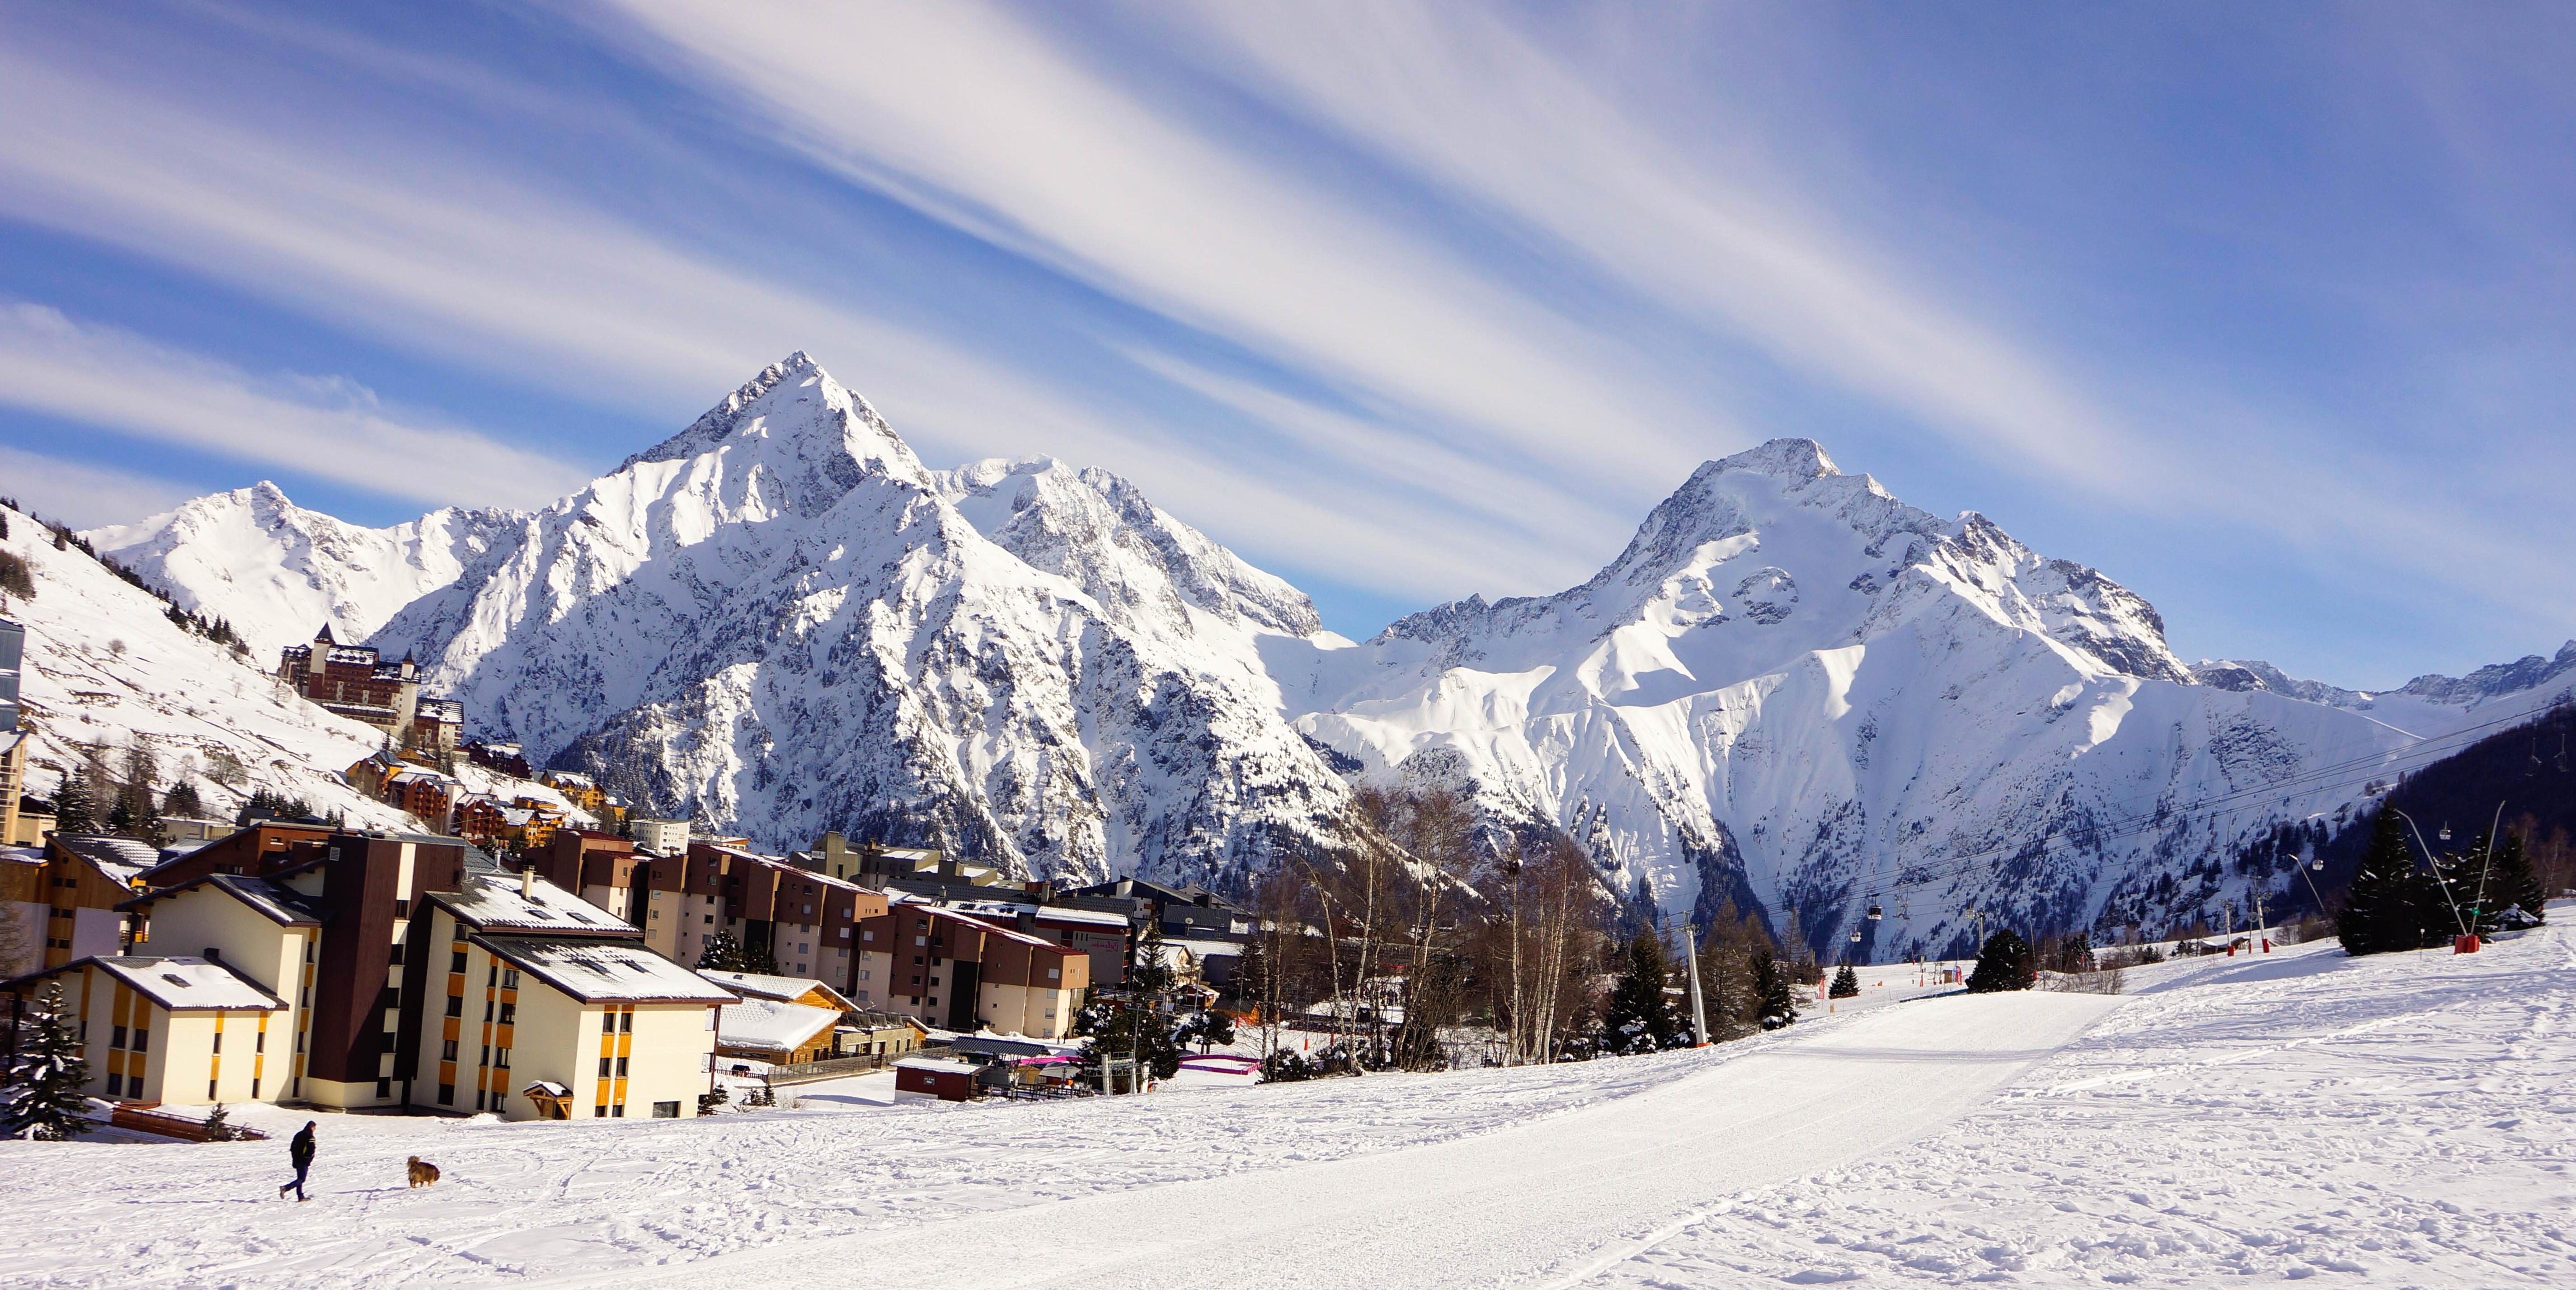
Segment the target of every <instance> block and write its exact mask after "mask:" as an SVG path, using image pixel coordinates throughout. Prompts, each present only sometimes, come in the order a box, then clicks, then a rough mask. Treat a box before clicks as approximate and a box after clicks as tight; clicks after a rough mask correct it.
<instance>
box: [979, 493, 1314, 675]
mask: <svg viewBox="0 0 2576 1290" xmlns="http://www.w3.org/2000/svg"><path fill="white" fill-rule="evenodd" d="M937 481H938V489H939V493H940V495H941V496H942V497H945V498H946V499H947V500H948V501H949V502H950V503H952V504H953V505H955V506H956V507H957V509H958V511H959V513H961V514H963V515H964V516H965V517H966V519H967V520H968V522H970V523H972V524H973V525H974V526H975V528H976V530H977V531H978V532H980V533H982V534H983V535H984V536H985V537H986V538H988V539H990V540H991V541H993V542H994V543H996V544H998V545H999V546H1001V547H1002V548H1003V549H1004V550H1007V551H1009V552H1010V553H1011V554H1013V555H1016V556H1018V557H1019V558H1020V559H1022V560H1024V561H1026V562H1028V563H1029V564H1031V565H1033V566H1035V567H1037V568H1040V569H1044V570H1046V571H1047V572H1049V573H1054V574H1057V575H1060V576H1062V577H1065V578H1068V579H1070V580H1072V581H1073V582H1074V583H1075V584H1076V585H1077V586H1080V587H1081V588H1082V589H1083V591H1084V592H1085V593H1087V594H1088V595H1090V596H1091V598H1092V599H1093V600H1094V601H1096V602H1098V604H1099V605H1100V606H1101V608H1102V609H1103V610H1104V611H1106V612H1107V613H1109V614H1110V615H1111V617H1112V618H1114V619H1116V620H1118V621H1119V622H1121V623H1122V624H1125V625H1128V626H1143V625H1146V624H1147V623H1148V622H1149V621H1150V620H1153V619H1157V618H1159V619H1160V620H1161V621H1162V624H1163V625H1166V626H1180V627H1183V628H1186V626H1187V617H1188V610H1189V609H1195V610H1197V611H1200V612H1202V613H1205V614H1209V615H1213V616H1214V617H1215V618H1217V619H1218V620H1220V621H1222V622H1225V623H1228V624H1233V625H1237V626H1243V627H1248V628H1251V629H1253V630H1256V631H1264V632H1278V633H1284V634H1286V635H1290V636H1312V635H1314V634H1315V633H1317V632H1319V631H1321V630H1322V629H1323V623H1322V620H1321V619H1320V618H1319V617H1318V616H1317V615H1316V613H1315V605H1314V602H1313V601H1311V600H1309V599H1307V597H1306V593H1304V592H1302V591H1299V590H1297V589H1296V588H1295V587H1293V586H1290V585H1289V584H1288V583H1287V581H1285V580H1284V579H1281V578H1279V577H1277V576H1275V575H1273V574H1269V573H1265V572H1263V571H1262V570H1260V569H1257V568H1254V567H1253V566H1252V565H1251V564H1249V563H1247V562H1245V561H1244V560H1243V559H1242V558H1241V557H1239V556H1237V555H1235V554H1234V553H1233V552H1232V551H1229V550H1227V549H1226V548H1225V547H1223V546H1220V545H1218V544H1217V543H1216V542H1215V541H1213V540H1212V539H1210V538H1209V537H1208V536H1207V535H1206V534H1203V533H1201V532H1199V531H1198V530H1197V529H1195V528H1192V527H1190V526H1189V525H1188V524H1185V523H1183V522H1181V521H1180V520H1179V519H1178V518H1176V517H1174V516H1173V515H1172V514H1171V513H1170V512H1168V511H1165V510H1163V509H1162V508H1161V507H1158V506H1156V505H1154V504H1153V502H1151V501H1150V500H1148V499H1147V498H1146V497H1145V494H1144V492H1143V490H1141V489H1139V488H1137V487H1136V486H1135V485H1134V484H1132V483H1130V482H1128V481H1127V480H1126V479H1124V478H1122V477H1120V476H1118V475H1114V474H1111V473H1110V472H1108V471H1105V470H1101V469H1099V468H1097V467H1089V468H1076V467H1073V466H1068V465H1066V464H1064V463H1063V462H1060V461H1057V460H1056V459H1054V458H1052V457H1023V458H1017V459H1009V458H1001V457H994V458H987V459H985V460H983V461H976V462H969V463H967V464H966V465H963V466H960V467H958V468H957V469H955V470H952V471H944V472H941V473H940V474H939V475H938V476H937ZM1185 606H1186V607H1187V608H1186V609H1185V608H1184V607H1185ZM1157 634H1162V633H1161V632H1158V633H1157Z"/></svg>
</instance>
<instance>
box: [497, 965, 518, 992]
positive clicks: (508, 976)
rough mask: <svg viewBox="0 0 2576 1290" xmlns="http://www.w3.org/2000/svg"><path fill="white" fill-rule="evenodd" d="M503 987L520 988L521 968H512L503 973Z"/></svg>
mask: <svg viewBox="0 0 2576 1290" xmlns="http://www.w3.org/2000/svg"><path fill="white" fill-rule="evenodd" d="M501 988H502V989H504V990H516V989H518V988H519V969H517V968H511V969H510V970H508V971H506V972H503V973H502V974H501Z"/></svg>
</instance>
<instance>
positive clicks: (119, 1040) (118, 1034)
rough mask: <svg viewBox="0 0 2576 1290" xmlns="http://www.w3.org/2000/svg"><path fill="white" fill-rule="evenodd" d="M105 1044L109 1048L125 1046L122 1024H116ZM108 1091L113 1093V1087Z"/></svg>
mask: <svg viewBox="0 0 2576 1290" xmlns="http://www.w3.org/2000/svg"><path fill="white" fill-rule="evenodd" d="M107 1046H108V1047H110V1048H123V1047H125V1027H123V1026H118V1027H117V1028H116V1031H115V1034H114V1036H113V1037H112V1038H110V1039H109V1040H108V1041H107ZM108 1091H109V1092H111V1093H113V1092H115V1091H116V1090H114V1089H109V1090H108Z"/></svg>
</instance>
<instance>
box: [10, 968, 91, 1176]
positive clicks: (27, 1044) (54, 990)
mask: <svg viewBox="0 0 2576 1290" xmlns="http://www.w3.org/2000/svg"><path fill="white" fill-rule="evenodd" d="M87 1083H89V1065H88V1064H87V1063H85V1062H83V1061H82V1060H81V1059H80V1046H79V1044H77V1043H76V1042H75V1041H74V1039H73V1036H72V1032H71V1027H70V1026H68V1025H66V1024H64V1022H63V989H62V987H61V986H59V985H53V984H48V985H46V986H45V992H44V993H43V994H41V995H39V996H37V998H36V1008H35V1013H34V1015H33V1016H30V1017H29V1018H28V1019H27V1024H26V1025H25V1027H23V1028H22V1029H21V1030H20V1031H19V1033H18V1060H17V1061H16V1062H15V1063H13V1064H12V1065H11V1066H10V1068H9V1085H8V1089H7V1091H6V1092H5V1093H0V1134H5V1135H7V1136H9V1137H12V1138H26V1137H32V1138H36V1139H39V1140H41V1141H46V1142H61V1141H65V1140H67V1139H69V1138H71V1137H73V1136H75V1135H77V1134H78V1133H79V1132H80V1131H81V1130H82V1129H83V1128H84V1127H86V1126H87V1125H88V1123H89V1117H88V1111H89V1099H88V1098H87V1097H86V1096H84V1095H83V1094H82V1093H81V1086H82V1085H84V1084H87Z"/></svg>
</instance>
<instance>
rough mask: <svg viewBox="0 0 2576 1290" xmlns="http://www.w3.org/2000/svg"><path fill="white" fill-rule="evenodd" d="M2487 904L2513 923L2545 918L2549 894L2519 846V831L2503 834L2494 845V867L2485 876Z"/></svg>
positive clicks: (2537, 922) (2538, 921) (2534, 923)
mask: <svg viewBox="0 0 2576 1290" xmlns="http://www.w3.org/2000/svg"><path fill="white" fill-rule="evenodd" d="M2487 903H2488V904H2490V905H2493V906H2494V907H2495V908H2496V909H2497V910H2498V911H2499V912H2501V913H2503V914H2504V921H2506V922H2507V923H2510V924H2513V925H2516V926H2526V927H2531V926H2538V925H2540V924H2541V923H2545V922H2547V921H2549V911H2548V903H2549V893H2548V891H2547V890H2545V889H2544V888H2542V886H2541V885H2540V874H2539V873H2538V872H2537V871H2535V870H2534V869H2533V868H2532V867H2531V854H2530V852H2528V851H2525V850H2524V849H2523V845H2522V835H2521V834H2519V833H2507V834H2505V835H2504V842H2503V843H2502V844H2501V845H2499V846H2498V847H2496V855H2495V870H2494V872H2492V873H2490V874H2488V875H2487Z"/></svg>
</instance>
